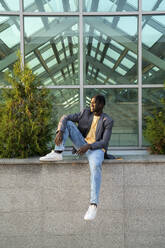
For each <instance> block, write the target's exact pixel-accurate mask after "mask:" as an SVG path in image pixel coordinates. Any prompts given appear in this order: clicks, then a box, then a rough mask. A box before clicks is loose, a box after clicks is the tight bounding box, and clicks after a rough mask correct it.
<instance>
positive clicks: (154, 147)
mask: <svg viewBox="0 0 165 248" xmlns="http://www.w3.org/2000/svg"><path fill="white" fill-rule="evenodd" d="M161 103H162V108H161V109H159V110H158V109H155V110H154V111H153V112H152V115H151V116H147V117H146V129H145V131H144V137H145V138H146V139H147V140H148V141H149V142H150V147H149V150H150V151H151V153H153V154H165V99H161Z"/></svg>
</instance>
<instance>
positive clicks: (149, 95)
mask: <svg viewBox="0 0 165 248" xmlns="http://www.w3.org/2000/svg"><path fill="white" fill-rule="evenodd" d="M161 99H165V89H163V88H152V89H143V98H142V104H143V130H144V129H145V118H146V117H147V116H149V115H151V114H152V112H153V110H154V109H158V110H161V108H162V107H163V105H162V104H161V102H160V100H161ZM147 144H148V142H147V141H146V140H145V138H144V137H143V145H147Z"/></svg>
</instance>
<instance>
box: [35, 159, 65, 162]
mask: <svg viewBox="0 0 165 248" xmlns="http://www.w3.org/2000/svg"><path fill="white" fill-rule="evenodd" d="M61 160H63V159H39V161H40V162H56V161H61Z"/></svg>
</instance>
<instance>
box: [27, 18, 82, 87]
mask: <svg viewBox="0 0 165 248" xmlns="http://www.w3.org/2000/svg"><path fill="white" fill-rule="evenodd" d="M24 25H25V55H26V56H25V61H26V62H27V64H28V65H29V66H30V68H32V70H33V72H35V73H36V74H37V75H38V77H39V78H40V80H41V81H42V82H43V84H44V85H45V86H53V85H75V84H79V73H78V68H79V59H78V58H79V36H78V35H79V32H78V18H77V17H47V16H42V17H25V18H24ZM54 27H56V28H54Z"/></svg>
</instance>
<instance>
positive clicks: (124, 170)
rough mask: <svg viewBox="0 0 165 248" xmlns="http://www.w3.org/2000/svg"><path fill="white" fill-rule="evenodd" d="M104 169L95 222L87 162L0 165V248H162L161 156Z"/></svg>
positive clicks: (164, 177)
mask: <svg viewBox="0 0 165 248" xmlns="http://www.w3.org/2000/svg"><path fill="white" fill-rule="evenodd" d="M121 156H122V158H123V159H122V160H105V161H104V164H103V170H102V172H103V176H102V187H101V195H100V205H99V207H98V215H97V218H96V219H95V220H94V221H93V222H85V221H84V220H83V216H84V213H85V211H86V210H87V208H88V202H89V168H88V163H87V161H86V159H77V158H76V157H74V158H73V157H71V156H68V155H67V156H65V159H64V160H63V161H61V162H51V163H40V162H39V161H38V158H31V159H25V160H22V159H1V160H0V248H73V247H74V248H164V247H165V156H151V155H147V154H143V155H134V154H129V155H124V154H121Z"/></svg>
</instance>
